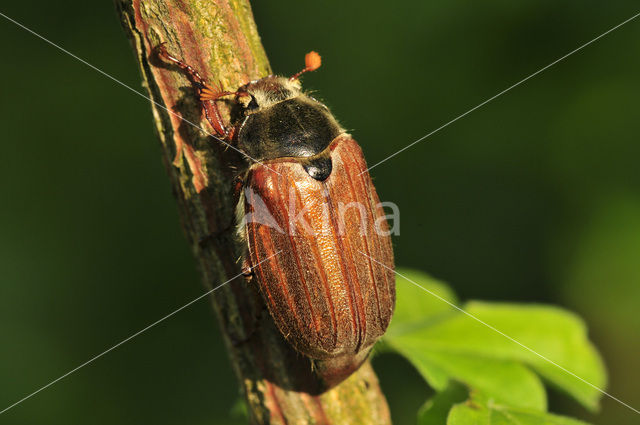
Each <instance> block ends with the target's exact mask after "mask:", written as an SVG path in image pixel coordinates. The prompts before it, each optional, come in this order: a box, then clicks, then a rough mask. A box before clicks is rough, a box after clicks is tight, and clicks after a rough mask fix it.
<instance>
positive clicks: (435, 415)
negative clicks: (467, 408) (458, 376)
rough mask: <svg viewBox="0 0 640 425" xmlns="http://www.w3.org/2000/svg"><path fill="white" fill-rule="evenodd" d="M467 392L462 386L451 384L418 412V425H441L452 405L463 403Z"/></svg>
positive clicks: (455, 383) (445, 421)
mask: <svg viewBox="0 0 640 425" xmlns="http://www.w3.org/2000/svg"><path fill="white" fill-rule="evenodd" d="M468 396H469V391H468V390H467V388H466V387H465V386H464V385H461V384H459V383H457V382H452V383H451V385H449V386H448V387H447V388H445V389H444V390H443V391H440V392H439V393H437V394H436V395H435V396H434V397H433V398H432V399H431V400H428V401H427V402H426V403H425V404H424V405H423V406H422V407H421V408H420V411H419V412H418V425H442V424H445V423H447V417H448V416H449V412H450V411H451V409H452V408H453V406H454V405H456V404H458V403H461V402H463V401H465V400H466V399H467V398H468Z"/></svg>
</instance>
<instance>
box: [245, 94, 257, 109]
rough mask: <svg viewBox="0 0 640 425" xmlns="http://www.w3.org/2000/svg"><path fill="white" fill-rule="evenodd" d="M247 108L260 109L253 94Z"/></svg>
mask: <svg viewBox="0 0 640 425" xmlns="http://www.w3.org/2000/svg"><path fill="white" fill-rule="evenodd" d="M247 109H258V101H257V100H256V98H255V97H254V96H253V95H251V101H250V102H249V103H248V104H247Z"/></svg>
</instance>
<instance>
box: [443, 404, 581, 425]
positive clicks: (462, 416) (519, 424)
mask: <svg viewBox="0 0 640 425" xmlns="http://www.w3.org/2000/svg"><path fill="white" fill-rule="evenodd" d="M446 423H447V425H588V424H586V423H585V422H582V421H578V420H576V419H571V418H567V417H564V416H558V415H552V414H549V413H543V412H538V411H534V410H527V409H519V408H514V407H508V406H503V405H499V404H496V403H492V402H491V401H489V403H488V405H484V404H479V403H477V402H475V401H468V402H466V403H463V404H459V405H457V406H455V407H454V408H453V409H452V410H451V413H450V414H449V417H448V419H447V422H446Z"/></svg>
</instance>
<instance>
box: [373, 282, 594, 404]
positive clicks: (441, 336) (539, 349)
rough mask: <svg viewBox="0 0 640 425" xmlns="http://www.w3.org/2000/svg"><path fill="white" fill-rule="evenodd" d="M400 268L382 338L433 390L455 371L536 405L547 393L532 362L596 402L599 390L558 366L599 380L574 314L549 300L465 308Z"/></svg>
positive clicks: (496, 395) (497, 399)
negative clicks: (390, 318) (389, 319)
mask: <svg viewBox="0 0 640 425" xmlns="http://www.w3.org/2000/svg"><path fill="white" fill-rule="evenodd" d="M400 273H401V275H403V276H405V277H406V278H400V279H398V284H397V302H396V311H397V313H396V316H395V317H394V319H393V321H392V323H391V326H390V328H389V331H388V333H387V336H386V337H385V340H386V343H387V344H388V345H389V346H391V347H392V348H393V349H395V350H396V351H398V352H399V353H401V354H402V355H404V356H405V357H406V358H407V359H408V360H409V361H410V362H411V363H412V364H413V365H414V366H415V367H416V368H417V369H418V371H419V372H420V373H421V374H422V376H423V377H424V378H425V380H427V382H428V383H429V384H430V385H432V386H433V387H434V388H435V389H436V390H439V391H441V390H444V389H445V388H446V387H447V386H448V385H449V383H450V381H451V380H452V379H455V380H458V381H460V382H462V383H464V384H466V385H467V386H468V387H469V388H471V389H475V390H478V391H480V392H482V393H483V394H486V395H487V396H488V397H491V398H492V399H493V402H494V403H499V405H508V406H511V407H518V408H524V409H532V410H534V411H540V412H542V411H544V410H546V395H545V392H544V388H543V387H542V384H541V382H540V380H539V378H538V377H537V376H536V375H535V374H534V373H533V372H532V371H531V369H533V370H535V371H536V372H537V373H539V374H540V375H541V376H543V377H544V378H545V379H547V380H548V381H549V382H551V383H553V384H554V385H556V386H557V387H559V388H560V389H562V390H564V391H565V392H567V393H569V394H570V395H572V396H573V397H574V398H576V399H577V400H578V401H580V402H581V403H582V404H584V405H585V406H587V407H589V408H591V409H594V408H596V407H597V403H598V399H599V397H600V395H601V393H600V392H599V391H598V390H597V389H595V388H593V387H592V386H590V385H589V384H587V383H585V382H584V381H581V380H580V379H579V378H576V377H575V376H572V375H571V374H570V373H567V372H566V371H564V370H562V369H561V368H559V367H558V366H561V367H563V368H565V369H567V370H568V371H570V372H571V373H573V374H575V375H576V376H578V377H580V378H581V379H584V380H585V381H587V382H589V383H591V384H593V385H595V386H597V387H600V388H602V387H603V386H604V385H605V381H606V378H605V372H604V367H603V365H602V362H601V360H600V358H599V356H598V354H597V352H596V350H595V348H594V347H593V346H592V344H591V343H590V342H589V341H588V339H587V336H586V330H585V327H584V324H583V323H582V321H581V320H580V319H579V318H578V317H577V316H575V315H573V314H571V313H569V312H566V311H564V310H561V309H559V308H555V307H548V306H537V305H516V304H503V303H480V302H471V303H468V304H467V305H465V306H464V310H465V311H466V312H467V313H468V314H469V315H467V314H464V313H462V312H460V311H458V310H456V309H455V308H454V307H452V306H451V305H449V304H448V303H447V302H445V301H443V300H441V299H438V297H436V296H434V295H431V293H434V294H436V295H438V296H440V297H441V298H443V299H444V300H446V301H449V302H450V303H454V302H455V297H454V296H453V294H452V293H451V291H450V290H448V289H447V288H446V286H444V285H443V284H442V283H439V282H437V281H434V280H433V279H431V278H430V277H428V276H427V275H424V274H422V273H416V272H407V271H403V270H401V271H400ZM416 284H418V285H420V286H423V287H425V289H427V290H428V292H427V291H424V290H422V289H420V288H418V287H417V286H416ZM438 303H440V304H439V305H438ZM470 316H472V317H470ZM514 340H515V341H517V342H514ZM525 346H526V347H528V348H530V349H531V350H533V351H530V350H529V349H527V348H525ZM534 351H535V352H534ZM536 353H538V354H536ZM543 357H544V358H543ZM550 361H551V362H553V363H555V364H553V363H550ZM556 365H557V366H556Z"/></svg>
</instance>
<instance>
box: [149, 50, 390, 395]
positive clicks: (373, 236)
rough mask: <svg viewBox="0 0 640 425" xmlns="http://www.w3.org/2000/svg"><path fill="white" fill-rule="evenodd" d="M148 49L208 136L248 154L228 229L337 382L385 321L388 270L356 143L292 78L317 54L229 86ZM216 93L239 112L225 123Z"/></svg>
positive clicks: (385, 234) (290, 334)
mask: <svg viewBox="0 0 640 425" xmlns="http://www.w3.org/2000/svg"><path fill="white" fill-rule="evenodd" d="M159 55H160V57H161V58H163V59H164V60H166V61H168V62H170V63H173V64H175V65H176V66H178V67H179V68H180V69H182V70H183V71H185V72H186V73H187V74H188V76H189V77H190V79H191V81H192V82H193V83H194V85H195V88H196V91H197V93H198V95H199V99H200V101H201V106H202V108H203V110H204V112H205V116H206V118H207V120H208V121H209V123H210V124H211V126H212V127H213V129H214V130H215V132H216V133H217V136H218V137H219V138H221V139H222V140H223V141H225V142H228V143H230V144H232V145H233V146H235V147H236V148H237V149H239V150H240V151H241V152H243V153H244V154H246V156H247V157H249V158H251V159H252V160H253V161H252V162H251V163H249V164H248V166H247V168H246V170H244V171H243V175H242V176H240V182H241V184H240V193H239V196H238V199H239V200H238V206H237V218H236V220H237V225H238V235H239V237H240V238H241V239H242V241H243V242H244V243H245V246H246V256H245V257H246V258H245V261H246V263H247V265H248V268H247V270H251V275H252V278H255V281H257V284H258V286H259V288H260V292H261V293H262V297H263V299H264V301H265V304H266V305H267V307H268V310H269V312H270V314H271V316H272V317H273V320H274V322H275V324H276V325H277V327H278V329H279V330H280V332H281V333H282V335H283V336H284V337H285V339H286V340H287V341H288V342H289V343H290V344H291V345H292V346H293V347H294V348H295V349H296V350H297V351H298V352H300V353H302V354H304V355H305V356H307V357H309V358H310V359H312V361H314V362H315V363H314V365H315V367H316V369H317V370H320V371H321V372H322V374H323V376H324V378H325V380H326V381H333V382H337V381H340V380H341V379H344V377H346V376H348V375H349V374H350V373H351V372H353V371H354V370H355V369H357V368H358V367H359V366H360V365H361V364H362V363H363V362H364V360H365V359H366V358H367V355H368V353H369V352H370V350H371V348H372V347H373V345H374V343H375V342H376V341H377V340H378V339H379V338H380V337H381V336H382V335H383V334H384V332H385V330H386V328H387V326H388V325H389V322H390V320H391V316H392V314H393V310H394V306H395V273H394V271H393V270H394V260H393V250H392V245H391V239H390V235H389V231H388V224H387V222H386V218H385V215H384V211H383V208H382V206H381V204H380V201H379V199H378V195H377V193H376V190H375V188H374V186H373V183H372V180H371V177H370V175H369V173H368V170H367V165H366V162H365V159H364V157H363V154H362V150H361V149H360V147H359V145H358V144H357V143H356V141H355V140H354V139H353V138H352V137H351V136H350V135H349V134H348V133H347V132H346V131H345V130H344V129H343V128H342V127H341V126H340V124H339V123H338V121H337V120H336V119H335V118H334V116H333V115H332V114H331V112H330V111H329V109H328V108H327V107H326V106H325V105H324V104H322V103H321V102H319V101H318V100H316V99H314V98H313V97H311V96H309V95H308V94H306V93H305V92H304V91H303V90H302V88H301V84H300V79H299V77H300V76H301V75H302V74H303V73H305V72H308V71H313V70H315V69H317V68H318V67H319V66H320V64H321V59H320V56H319V55H318V54H317V53H315V52H310V53H308V54H307V55H306V56H305V68H304V69H302V71H300V72H298V73H296V74H294V75H293V76H291V77H289V78H286V77H281V76H275V75H269V76H266V77H264V78H261V79H258V80H255V81H250V82H248V83H247V84H245V85H243V86H241V87H239V88H238V89H237V90H236V91H233V92H231V91H224V90H223V89H222V87H214V86H212V85H210V84H208V83H207V82H206V81H205V80H204V79H203V78H202V77H201V76H200V75H199V74H198V72H197V71H196V70H195V69H193V68H192V67H191V66H189V65H188V64H186V63H184V62H183V61H181V60H180V59H178V58H176V57H174V56H172V55H170V54H169V53H168V52H167V50H166V48H165V47H164V44H162V45H160V46H159ZM225 96H233V97H234V100H235V101H236V102H237V103H238V105H239V107H240V111H241V112H240V114H239V115H240V118H238V119H236V120H235V122H231V123H230V124H229V125H226V124H225V123H224V122H223V120H222V118H221V114H220V112H219V110H218V108H217V105H216V101H218V100H219V99H221V98H223V97H225ZM345 206H346V207H345ZM353 207H355V210H356V211H354V209H353ZM274 254H277V255H274ZM254 266H255V267H254Z"/></svg>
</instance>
